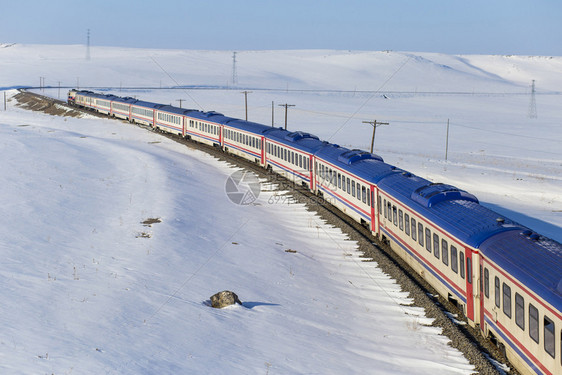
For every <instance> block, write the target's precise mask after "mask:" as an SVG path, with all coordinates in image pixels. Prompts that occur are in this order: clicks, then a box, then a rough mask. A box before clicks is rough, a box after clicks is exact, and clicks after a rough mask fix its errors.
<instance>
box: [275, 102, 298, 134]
mask: <svg viewBox="0 0 562 375" xmlns="http://www.w3.org/2000/svg"><path fill="white" fill-rule="evenodd" d="M294 106H295V105H294V104H279V107H285V130H287V108H289V107H294Z"/></svg>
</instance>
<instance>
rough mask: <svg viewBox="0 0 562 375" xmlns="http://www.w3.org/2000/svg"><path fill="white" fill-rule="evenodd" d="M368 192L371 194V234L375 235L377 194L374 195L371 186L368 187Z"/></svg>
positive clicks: (374, 192)
mask: <svg viewBox="0 0 562 375" xmlns="http://www.w3.org/2000/svg"><path fill="white" fill-rule="evenodd" d="M369 190H370V193H369V194H371V232H373V233H376V232H377V215H376V207H377V203H376V199H377V194H376V189H375V187H374V186H373V185H370V187H369Z"/></svg>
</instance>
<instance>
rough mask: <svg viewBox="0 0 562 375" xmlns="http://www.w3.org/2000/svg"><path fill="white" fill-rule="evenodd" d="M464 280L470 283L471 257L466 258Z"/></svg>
mask: <svg viewBox="0 0 562 375" xmlns="http://www.w3.org/2000/svg"><path fill="white" fill-rule="evenodd" d="M466 280H467V281H468V282H469V283H470V284H472V258H466Z"/></svg>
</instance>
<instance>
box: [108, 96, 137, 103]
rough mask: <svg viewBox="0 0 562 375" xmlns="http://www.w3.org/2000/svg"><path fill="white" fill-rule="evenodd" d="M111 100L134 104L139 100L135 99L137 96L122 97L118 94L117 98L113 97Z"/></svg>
mask: <svg viewBox="0 0 562 375" xmlns="http://www.w3.org/2000/svg"><path fill="white" fill-rule="evenodd" d="M111 100H113V101H115V102H120V103H127V104H134V103H136V102H138V100H137V99H135V98H131V97H126V98H122V97H120V96H116V97H115V98H113V99H111Z"/></svg>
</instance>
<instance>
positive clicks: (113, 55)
mask: <svg viewBox="0 0 562 375" xmlns="http://www.w3.org/2000/svg"><path fill="white" fill-rule="evenodd" d="M91 55H92V59H91V60H90V61H86V60H85V59H84V56H85V48H84V47H83V46H29V45H17V44H16V45H12V46H9V48H0V82H1V86H3V87H10V86H16V85H34V86H36V85H37V83H38V82H39V77H46V78H45V83H46V85H52V86H53V87H57V86H58V82H59V81H60V82H61V85H62V86H66V85H68V86H73V85H75V84H76V83H77V81H79V84H80V86H81V87H83V86H84V85H89V86H113V87H116V88H118V87H120V86H123V87H126V86H135V87H140V86H155V87H160V86H163V87H167V86H175V85H205V86H212V87H213V89H208V90H189V91H188V90H149V89H136V90H119V89H114V90H113V92H114V93H115V94H117V95H122V96H132V95H136V96H137V97H139V98H142V99H145V100H152V101H157V102H162V103H173V104H176V105H177V104H178V102H177V100H178V99H185V102H184V105H183V106H184V107H188V106H189V107H193V108H200V107H202V108H204V109H206V110H216V111H219V112H222V113H224V114H226V115H230V116H233V117H239V118H243V117H244V100H243V97H242V95H241V94H240V90H239V89H238V88H236V89H232V87H231V89H229V90H227V89H218V88H220V87H223V88H224V87H225V86H232V70H231V69H232V53H231V52H226V51H175V50H140V49H124V48H109V47H93V48H92V51H91ZM561 62H562V58H560V57H552V58H549V57H524V56H450V55H442V54H429V53H426V54H411V53H407V52H392V51H389V52H359V51H357V52H353V51H320V50H319V51H247V52H239V53H238V54H237V64H238V66H237V74H238V82H239V83H238V85H239V87H243V88H248V89H250V90H253V93H252V94H250V95H249V97H248V102H249V108H248V111H249V119H250V120H253V121H258V122H262V123H265V124H269V123H271V102H272V101H274V108H275V110H276V113H275V123H276V126H281V125H282V124H283V121H284V117H283V115H284V113H283V112H282V109H281V108H278V104H280V103H291V104H296V107H294V108H290V109H289V116H288V121H289V129H295V130H296V129H299V130H306V131H310V132H313V133H316V134H317V135H319V136H320V137H321V138H323V139H330V140H331V141H332V142H336V143H339V144H341V145H346V146H351V147H359V148H363V149H368V147H369V145H370V139H371V138H370V137H371V132H372V128H369V127H368V126H367V125H365V124H362V122H361V121H363V120H374V119H377V120H379V121H388V122H390V125H389V126H384V127H379V128H378V129H377V138H376V143H375V149H376V151H377V152H378V153H379V154H380V155H381V156H382V157H383V158H384V159H385V160H386V161H388V162H390V163H394V164H396V165H398V166H400V167H401V168H404V169H407V170H410V171H412V172H414V173H416V174H419V175H421V176H422V177H426V178H430V179H432V180H434V181H441V182H447V183H451V184H454V185H456V186H458V187H460V188H462V189H465V190H468V191H470V192H472V193H474V194H476V195H477V196H478V197H479V199H480V200H481V201H482V203H484V204H486V205H488V206H490V207H492V208H493V209H496V210H498V211H499V212H502V213H505V214H506V215H507V216H509V217H511V218H513V219H515V220H517V221H520V222H522V223H523V224H526V225H528V226H530V227H531V228H533V229H534V230H536V231H538V232H539V233H542V234H545V235H548V236H549V237H552V238H554V239H557V240H558V241H561V240H562V234H561V232H562V231H561V230H560V228H561V227H562V208H561V197H562V187H561V186H562V184H561V180H562V173H561V168H560V167H561V166H562V151H560V150H561V148H560V144H561V141H562V130H561V129H560V120H561V114H560V111H559V109H558V102H559V98H560V93H558V92H557V91H556V90H558V88H559V87H560V83H561V82H560V79H561V78H560V77H561V76H560V74H559V73H560V70H561V68H560V67H561ZM530 79H536V80H537V95H536V101H537V112H538V118H537V119H529V118H528V116H527V114H528V108H529V100H530V95H529V92H530V91H529V90H530V89H529V84H530ZM267 89H275V90H267ZM310 90H313V91H310ZM330 90H331V91H330ZM333 90H335V91H333ZM365 90H369V91H370V92H364V91H365ZM377 90H379V91H377ZM445 91H454V92H456V93H457V94H444V93H443V92H445ZM430 92H439V93H430ZM8 93H9V95H13V94H14V91H13V90H12V91H9V92H8ZM45 93H46V94H48V95H52V96H54V97H57V96H58V95H59V90H58V89H57V88H54V89H51V90H45ZM382 94H386V96H387V97H388V99H385V98H384V97H383V96H382ZM60 95H61V96H62V97H64V96H65V95H66V90H61V93H60ZM2 110H3V107H1V108H0V139H1V140H2V147H0V154H1V157H2V159H3V160H4V163H2V165H1V166H0V176H2V177H1V181H2V194H1V195H0V202H1V203H0V204H1V206H2V207H3V210H4V212H3V215H2V216H1V217H0V238H1V239H0V247H1V248H2V253H3V259H2V262H1V263H0V274H1V275H2V278H3V280H4V288H3V289H2V292H1V295H2V301H3V303H2V304H1V305H0V370H2V372H3V373H16V374H18V373H21V374H27V373H56V374H58V373H92V374H97V373H104V372H105V373H119V374H127V373H130V374H138V373H146V374H152V373H186V372H188V373H232V374H246V373H265V374H274V373H283V374H286V373H322V374H326V373H333V374H341V373H364V372H371V371H373V369H376V370H377V373H381V374H395V373H408V374H430V373H455V374H469V373H471V372H472V370H473V368H472V366H471V365H470V364H469V363H468V361H467V360H466V359H465V358H464V357H463V356H462V354H460V353H459V352H458V351H457V350H455V349H453V348H451V347H450V346H448V344H447V343H448V339H447V338H445V337H443V336H441V335H440V329H438V328H434V327H430V326H429V324H431V320H430V319H428V318H426V317H425V316H424V311H423V310H422V309H419V308H416V307H413V306H408V305H409V304H410V303H411V301H410V300H409V298H408V296H407V295H405V293H403V292H401V291H400V288H399V286H397V285H396V284H395V282H394V281H393V280H392V279H390V278H389V277H388V276H386V275H384V274H383V273H382V272H381V271H380V270H379V269H378V268H377V265H376V264H375V263H372V262H363V261H362V260H361V258H360V257H359V254H358V253H357V252H356V248H357V246H356V244H355V243H354V242H352V241H350V240H348V239H347V238H346V236H345V235H343V234H342V233H341V232H340V231H339V230H338V229H337V228H332V227H330V226H328V225H327V224H325V223H324V222H323V221H322V220H321V219H320V218H319V217H318V216H316V215H315V214H314V213H312V212H308V211H306V210H305V209H304V207H303V206H302V205H300V204H294V203H293V204H287V201H286V200H276V199H270V198H272V197H274V196H276V195H277V194H279V192H276V191H275V190H273V189H271V188H270V187H268V186H265V185H263V186H262V191H261V193H260V195H259V197H258V200H257V201H256V202H255V203H254V204H252V205H244V206H241V205H236V204H233V203H232V202H231V201H230V200H229V199H228V197H227V195H226V193H225V190H224V189H225V182H226V180H227V178H228V176H229V175H230V174H232V173H233V172H234V171H236V169H235V168H233V167H232V166H230V165H228V164H226V163H224V162H219V161H217V160H215V159H213V158H212V157H210V156H208V155H206V154H204V153H201V152H199V151H195V150H192V149H190V148H187V147H185V146H182V145H179V144H177V143H175V142H173V141H171V140H168V139H165V138H163V137H160V136H158V135H157V134H153V133H150V132H147V131H145V130H144V129H141V128H138V127H134V126H130V125H128V124H124V123H121V122H118V121H111V120H101V119H93V118H82V119H74V118H62V117H51V116H47V115H43V114H39V113H34V112H29V111H24V110H21V109H18V108H16V107H14V106H13V102H10V103H8V110H7V111H2ZM447 119H450V134H449V153H448V160H444V148H445V147H444V146H445V131H446V123H447ZM272 203H273V204H272ZM283 203H284V204H283ZM151 218H159V219H160V220H161V222H160V223H154V224H151V226H150V227H148V226H145V225H143V224H142V222H143V221H145V220H147V219H151ZM286 250H293V251H295V252H292V251H291V252H287V251H286ZM224 289H230V290H233V291H234V292H236V293H237V294H238V295H239V297H240V299H241V300H242V301H243V302H244V306H237V305H236V306H232V307H229V308H226V309H223V310H215V309H212V308H210V307H209V306H208V299H209V297H210V296H211V295H212V294H214V293H216V292H218V291H220V290H224Z"/></svg>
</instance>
